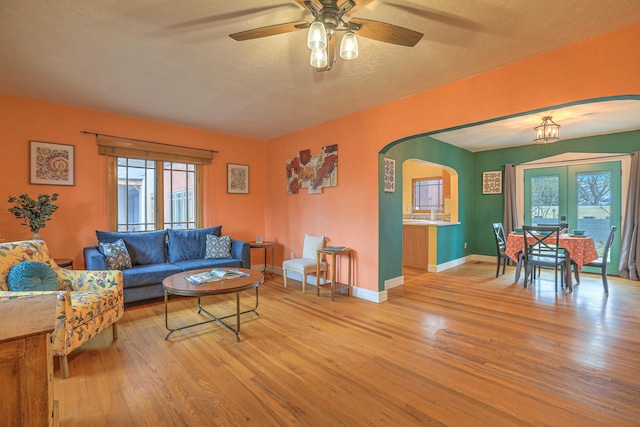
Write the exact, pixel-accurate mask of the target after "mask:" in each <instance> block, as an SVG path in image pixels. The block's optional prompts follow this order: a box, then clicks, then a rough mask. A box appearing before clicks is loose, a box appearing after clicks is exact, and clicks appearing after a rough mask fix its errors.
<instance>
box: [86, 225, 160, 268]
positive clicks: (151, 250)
mask: <svg viewBox="0 0 640 427" xmlns="http://www.w3.org/2000/svg"><path fill="white" fill-rule="evenodd" d="M96 236H97V237H98V242H103V243H115V242H116V241H118V240H119V239H122V240H123V241H124V243H125V245H126V246H127V251H129V257H130V258H131V264H132V265H147V264H162V263H165V262H167V257H166V256H165V251H166V248H165V245H166V244H165V241H166V239H167V230H159V231H143V232H139V233H117V232H114V231H99V230H96Z"/></svg>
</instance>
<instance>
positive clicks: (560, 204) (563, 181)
mask: <svg viewBox="0 0 640 427" xmlns="http://www.w3.org/2000/svg"><path fill="white" fill-rule="evenodd" d="M524 180H525V182H524V223H525V224H528V225H529V224H531V225H544V224H559V223H568V224H569V232H571V231H572V230H573V229H582V230H585V234H587V235H589V236H591V237H592V238H593V241H594V242H595V244H596V249H597V250H598V255H599V256H602V254H603V251H604V246H605V244H606V241H607V237H608V236H609V232H610V230H611V226H612V225H615V226H616V227H618V230H620V218H621V216H620V205H621V201H620V162H607V163H593V164H583V165H574V166H558V167H550V168H539V169H527V170H525V171H524ZM619 236H620V232H619V231H618V232H617V233H616V238H615V240H614V243H613V245H612V246H611V250H610V252H609V262H608V263H607V271H608V272H611V273H613V274H617V273H618V260H619V259H620V237H619ZM586 271H588V269H586Z"/></svg>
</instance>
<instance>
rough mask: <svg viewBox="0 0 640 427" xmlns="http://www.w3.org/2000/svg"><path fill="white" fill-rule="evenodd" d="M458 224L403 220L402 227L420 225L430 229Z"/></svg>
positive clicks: (426, 220) (457, 223)
mask: <svg viewBox="0 0 640 427" xmlns="http://www.w3.org/2000/svg"><path fill="white" fill-rule="evenodd" d="M459 224H460V223H459V222H451V221H438V220H435V221H432V220H430V219H404V220H402V225H421V226H430V227H434V226H435V227H444V226H447V225H459Z"/></svg>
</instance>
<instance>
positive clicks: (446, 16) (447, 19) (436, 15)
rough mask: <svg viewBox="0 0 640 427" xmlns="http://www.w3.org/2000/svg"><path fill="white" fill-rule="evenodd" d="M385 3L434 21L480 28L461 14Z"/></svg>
mask: <svg viewBox="0 0 640 427" xmlns="http://www.w3.org/2000/svg"><path fill="white" fill-rule="evenodd" d="M387 4H388V5H389V6H393V7H395V8H398V9H401V10H404V11H406V12H409V13H412V14H414V15H417V16H420V17H422V18H425V19H430V20H432V21H435V22H441V23H443V24H446V25H452V26H455V27H458V28H463V29H467V30H474V31H478V30H481V29H482V25H480V24H478V23H476V22H473V21H471V20H469V19H466V18H463V17H461V16H457V15H453V14H450V13H445V12H441V11H435V10H432V9H426V8H421V9H418V8H415V7H411V6H405V5H402V4H395V3H387Z"/></svg>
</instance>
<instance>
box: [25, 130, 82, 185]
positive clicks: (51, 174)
mask: <svg viewBox="0 0 640 427" xmlns="http://www.w3.org/2000/svg"><path fill="white" fill-rule="evenodd" d="M29 142H30V147H29V183H30V184H46V185H75V154H74V149H75V147H74V146H73V145H65V144H57V143H54V142H42V141H29Z"/></svg>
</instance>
